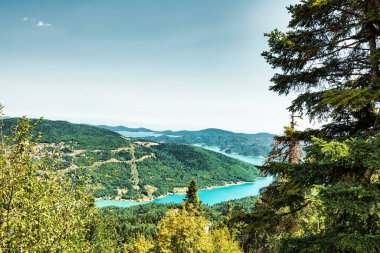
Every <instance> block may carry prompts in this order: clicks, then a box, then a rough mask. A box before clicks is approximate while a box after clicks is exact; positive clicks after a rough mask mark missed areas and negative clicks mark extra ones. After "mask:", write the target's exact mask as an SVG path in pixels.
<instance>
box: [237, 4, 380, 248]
mask: <svg viewBox="0 0 380 253" xmlns="http://www.w3.org/2000/svg"><path fill="white" fill-rule="evenodd" d="M288 10H289V12H290V13H291V15H292V18H291V20H290V23H289V30H288V31H287V32H281V31H279V30H274V31H272V32H271V33H269V34H267V36H268V42H269V47H270V50H269V51H267V52H264V53H263V56H264V57H265V58H266V60H267V61H268V63H269V64H271V65H272V67H274V68H278V69H280V70H281V73H277V74H275V76H274V77H273V78H272V81H273V82H274V85H273V86H272V87H271V88H270V89H271V90H273V91H275V92H277V93H279V94H286V95H287V94H289V93H290V92H292V91H295V92H298V93H299V94H298V96H297V97H296V99H295V100H293V102H292V104H291V106H290V108H289V109H290V111H291V112H298V113H299V114H305V115H307V116H308V117H310V118H311V119H312V120H315V119H319V120H328V121H327V122H328V123H327V124H325V125H323V126H322V127H321V128H320V129H314V130H311V129H308V130H306V131H303V132H300V131H291V132H289V131H286V132H285V135H284V136H282V137H278V138H277V140H279V141H282V142H291V141H304V143H305V144H306V145H307V147H306V148H305V151H306V156H305V157H304V159H303V160H301V161H297V162H293V163H292V162H291V161H287V160H281V161H280V162H275V161H276V160H271V161H269V162H268V163H267V164H266V165H265V166H262V167H261V168H260V170H261V171H262V172H263V173H266V174H272V175H274V176H276V180H275V182H274V183H273V184H271V185H270V186H269V187H267V188H266V189H265V190H264V191H263V193H262V194H261V196H260V198H259V200H258V201H257V202H256V206H255V210H254V212H252V213H249V214H242V215H239V216H236V217H233V220H234V221H235V222H237V223H238V222H240V223H241V222H243V223H245V224H247V227H245V232H244V234H243V238H244V240H243V243H244V246H245V251H247V252H249V251H254V252H257V251H271V252H378V251H379V247H378V245H380V204H379V203H380V198H379V197H380V181H379V174H380V163H379V154H380V145H379V141H380V134H379V126H380V125H379V122H380V121H379V119H380V118H379V116H380V115H379V111H378V108H376V106H377V104H378V103H379V101H380V71H379V59H380V58H379V57H380V54H379V52H380V50H379V49H378V48H377V47H378V46H377V41H378V36H379V26H378V24H379V21H380V11H379V10H380V4H379V2H378V1H372V0H370V1H359V0H352V1H351V0H347V1H337V0H327V1H325V0H322V1H320V0H317V1H316V0H305V1H301V2H300V3H299V4H295V5H292V6H290V7H289V8H288Z"/></svg>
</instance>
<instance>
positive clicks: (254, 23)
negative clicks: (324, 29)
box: [0, 0, 307, 133]
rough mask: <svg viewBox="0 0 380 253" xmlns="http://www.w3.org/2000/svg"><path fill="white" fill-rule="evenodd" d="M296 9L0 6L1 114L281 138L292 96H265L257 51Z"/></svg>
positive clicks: (148, 1)
mask: <svg viewBox="0 0 380 253" xmlns="http://www.w3.org/2000/svg"><path fill="white" fill-rule="evenodd" d="M296 2H297V0H191V1H190V0H107V1H105V0H83V1H78V0H33V1H30V0H0V31H1V32H0V66H1V67H0V103H1V104H3V105H4V106H5V114H6V115H9V116H22V115H27V116H28V117H33V118H35V117H44V118H47V119H53V120H57V119H60V120H68V121H71V122H75V123H88V124H108V125H125V126H129V127H148V128H153V129H155V130H164V129H171V130H181V129H189V130H196V129H204V128H221V129H226V130H231V131H235V132H246V133H255V132H272V133H280V132H282V129H283V126H284V125H286V124H288V122H289V112H288V111H287V110H286V108H287V107H288V106H289V104H290V102H291V99H292V98H294V95H293V96H290V97H283V96H281V97H280V96H278V95H277V94H276V93H273V92H271V91H269V90H268V88H269V86H270V85H271V82H270V79H271V77H272V76H273V74H274V73H275V71H276V70H273V69H272V68H271V67H270V66H269V65H268V64H267V63H266V62H265V59H263V57H262V56H261V53H262V52H263V51H264V50H266V49H267V48H268V47H267V41H266V38H265V37H264V33H265V32H270V31H271V30H273V29H275V28H279V29H281V30H285V29H286V27H287V24H288V21H289V19H290V15H289V14H288V12H287V10H286V6H288V5H289V4H292V3H296ZM306 125H307V123H305V122H304V123H301V125H300V127H301V128H302V127H304V126H306Z"/></svg>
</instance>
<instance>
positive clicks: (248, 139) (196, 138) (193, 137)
mask: <svg viewBox="0 0 380 253" xmlns="http://www.w3.org/2000/svg"><path fill="white" fill-rule="evenodd" d="M99 127H100V128H103V129H108V130H112V131H116V132H118V133H121V134H126V132H151V133H154V134H153V135H152V136H145V137H140V138H143V139H147V140H151V141H155V142H174V143H182V144H202V145H205V146H212V147H219V148H220V149H221V150H222V151H225V152H226V153H237V154H240V155H246V156H250V155H254V156H264V157H266V156H267V155H268V153H269V152H270V150H271V149H272V146H273V137H274V135H273V134H270V133H256V134H246V133H235V132H231V131H226V130H223V129H218V128H207V129H203V130H199V131H189V130H182V131H170V130H166V131H154V130H151V129H147V128H129V127H124V126H115V127H113V126H105V125H101V126H99Z"/></svg>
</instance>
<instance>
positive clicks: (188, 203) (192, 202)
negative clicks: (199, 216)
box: [184, 178, 200, 210]
mask: <svg viewBox="0 0 380 253" xmlns="http://www.w3.org/2000/svg"><path fill="white" fill-rule="evenodd" d="M184 201H185V208H186V210H189V209H191V208H195V209H198V208H199V205H200V202H199V198H198V186H197V182H196V181H195V178H193V179H192V180H191V182H190V185H189V188H188V189H187V191H186V197H185V199H184Z"/></svg>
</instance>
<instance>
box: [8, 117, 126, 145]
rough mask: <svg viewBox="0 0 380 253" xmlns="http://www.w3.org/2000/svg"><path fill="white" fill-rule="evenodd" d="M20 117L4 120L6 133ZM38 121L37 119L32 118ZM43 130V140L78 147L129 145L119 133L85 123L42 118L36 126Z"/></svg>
mask: <svg viewBox="0 0 380 253" xmlns="http://www.w3.org/2000/svg"><path fill="white" fill-rule="evenodd" d="M18 120H19V119H18V118H10V119H5V120H4V130H5V133H6V134H7V133H9V130H10V128H11V127H12V126H13V125H15V124H16V123H17V122H18ZM32 122H36V120H32ZM38 132H41V133H42V139H41V142H46V143H59V142H65V143H70V144H72V145H73V147H75V148H77V149H89V150H95V149H105V150H106V149H114V148H117V147H120V146H125V145H129V142H128V141H127V140H126V139H125V138H120V135H119V134H118V133H115V132H113V131H110V130H107V129H102V128H98V127H94V126H91V125H85V124H72V123H69V122H67V121H51V120H42V121H41V122H40V123H39V124H38V125H37V127H36V128H35V133H38Z"/></svg>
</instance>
